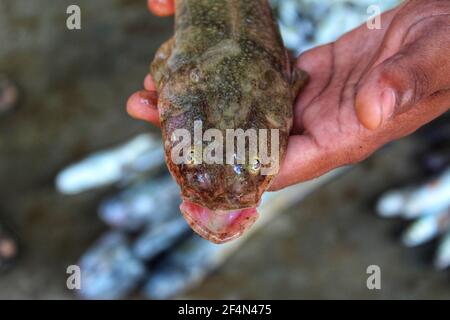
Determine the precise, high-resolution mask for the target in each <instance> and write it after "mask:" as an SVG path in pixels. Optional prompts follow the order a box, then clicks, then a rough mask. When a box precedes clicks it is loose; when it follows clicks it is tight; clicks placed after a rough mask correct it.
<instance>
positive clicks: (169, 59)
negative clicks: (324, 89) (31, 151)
mask: <svg viewBox="0 0 450 320" xmlns="http://www.w3.org/2000/svg"><path fill="white" fill-rule="evenodd" d="M175 4H176V18H175V35H174V37H173V38H172V39H170V40H169V41H168V42H166V43H165V44H164V45H163V46H162V47H161V49H160V50H159V51H158V52H157V54H156V57H155V60H154V62H153V64H152V67H151V73H152V75H153V78H154V81H155V84H156V87H157V90H158V94H159V100H158V110H159V113H160V119H161V125H162V131H163V140H164V147H165V156H166V162H167V164H168V168H169V170H170V172H171V174H172V176H173V177H174V178H175V180H176V181H177V183H178V184H179V185H180V187H181V193H182V197H183V199H184V202H183V204H182V205H181V211H182V213H183V214H184V216H185V218H186V219H187V220H188V222H189V223H190V225H191V227H192V228H193V229H194V230H195V231H196V232H198V233H199V234H200V235H201V236H203V237H204V238H206V239H208V240H211V241H213V242H215V243H223V242H226V241H230V240H232V239H235V238H237V237H239V236H240V235H242V233H243V232H244V231H245V230H246V229H248V228H249V227H250V226H251V225H252V224H253V223H254V222H255V220H256V219H257V217H258V213H257V211H256V209H255V208H256V207H257V206H258V204H259V202H260V199H261V196H262V194H263V193H264V191H266V190H267V189H268V187H269V186H270V184H271V182H272V181H273V178H274V176H275V175H276V172H274V173H271V174H261V172H262V171H264V169H267V168H268V166H269V164H267V163H265V162H263V161H261V158H260V155H257V156H255V155H254V154H252V153H251V152H250V150H249V148H250V143H249V142H245V149H246V151H247V152H246V154H245V156H244V159H242V158H241V157H240V155H238V154H237V153H235V154H231V158H235V159H236V161H235V162H234V163H233V162H230V161H225V159H227V160H228V159H230V152H228V150H225V149H226V148H225V146H222V149H216V150H215V154H214V155H215V156H218V157H219V158H221V159H222V162H220V160H219V161H215V162H213V163H209V162H208V163H205V161H204V159H202V160H203V161H202V160H199V155H200V158H201V157H202V156H203V155H204V154H205V153H203V151H205V150H208V146H210V145H208V143H207V142H205V141H204V140H201V141H200V142H198V141H197V140H195V141H193V142H192V141H191V142H189V147H190V148H191V149H190V152H191V154H190V155H189V154H188V155H186V154H183V157H185V159H186V161H184V162H182V163H178V162H175V161H174V159H173V156H174V154H175V150H178V149H177V146H178V147H179V145H180V143H181V141H180V139H179V136H178V134H177V131H179V130H180V129H182V130H185V131H186V132H188V133H189V134H190V136H191V137H195V136H196V133H197V131H196V130H197V129H196V128H197V127H196V125H197V124H198V123H201V133H200V135H201V136H202V138H204V137H205V136H203V133H204V132H206V131H208V130H210V129H211V130H214V132H215V133H217V134H220V135H221V136H222V137H227V132H228V130H243V131H244V132H249V130H250V131H251V130H255V132H260V131H259V130H261V129H263V130H267V132H270V138H268V139H267V142H264V143H265V147H266V150H271V147H273V146H274V145H275V144H274V140H273V139H274V137H277V138H278V140H277V141H276V143H277V148H276V149H277V150H276V152H277V154H278V159H279V161H281V159H282V158H283V155H284V154H285V151H286V148H287V140H288V136H289V133H290V130H291V127H292V118H293V112H292V109H293V108H292V106H293V102H294V99H295V97H296V94H297V92H298V90H299V88H300V87H301V86H302V84H303V83H304V82H305V80H306V74H305V73H302V72H297V71H296V70H293V69H292V66H291V61H290V57H289V55H288V53H287V51H286V49H285V47H284V46H283V42H282V39H281V36H280V33H279V30H278V26H277V24H276V22H275V20H274V19H273V16H272V13H271V9H270V6H269V3H268V1H266V0H178V1H175ZM275 131H276V134H275V133H274V132H275ZM206 140H207V139H206ZM210 141H217V136H214V138H212V137H210ZM227 142H228V141H227ZM259 143H261V141H259ZM259 147H261V145H259ZM198 149H200V151H198ZM217 150H219V151H217ZM232 152H235V150H232ZM247 155H248V157H247ZM189 156H190V158H189ZM221 156H222V157H221ZM216 160H217V159H216ZM238 160H240V161H238Z"/></svg>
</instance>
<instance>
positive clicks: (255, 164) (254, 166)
mask: <svg viewBox="0 0 450 320" xmlns="http://www.w3.org/2000/svg"><path fill="white" fill-rule="evenodd" d="M249 171H250V172H251V173H253V174H257V173H259V172H260V171H261V161H259V159H258V158H255V159H253V160H251V161H250V164H249Z"/></svg>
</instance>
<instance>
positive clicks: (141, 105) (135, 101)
mask: <svg viewBox="0 0 450 320" xmlns="http://www.w3.org/2000/svg"><path fill="white" fill-rule="evenodd" d="M157 101H158V97H157V93H156V92H154V91H145V90H142V91H139V92H136V93H134V94H133V95H131V97H130V98H129V99H128V102H127V112H128V114H129V115H130V116H131V117H133V118H135V119H139V120H144V121H147V122H150V123H153V124H154V125H156V126H158V127H159V126H160V123H159V113H158V107H157Z"/></svg>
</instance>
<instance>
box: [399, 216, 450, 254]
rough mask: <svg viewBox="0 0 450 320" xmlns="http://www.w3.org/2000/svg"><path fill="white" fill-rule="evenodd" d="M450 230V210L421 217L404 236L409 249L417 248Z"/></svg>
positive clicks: (404, 242) (403, 238)
mask: <svg viewBox="0 0 450 320" xmlns="http://www.w3.org/2000/svg"><path fill="white" fill-rule="evenodd" d="M449 228H450V208H447V209H446V210H443V211H441V212H439V213H436V214H430V215H426V216H424V217H420V218H419V219H417V221H415V222H414V223H413V224H412V225H411V226H410V227H409V228H408V229H407V230H406V231H405V232H404V233H403V236H402V242H403V244H404V245H405V246H407V247H416V246H419V245H422V244H424V243H425V242H427V241H429V240H431V239H433V238H435V237H437V236H439V235H440V234H441V233H444V232H446V231H447V230H448V229H449Z"/></svg>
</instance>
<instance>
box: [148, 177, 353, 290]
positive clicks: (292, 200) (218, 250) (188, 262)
mask: <svg viewBox="0 0 450 320" xmlns="http://www.w3.org/2000/svg"><path fill="white" fill-rule="evenodd" d="M347 170H348V168H341V169H336V170H334V171H332V172H330V173H328V174H326V175H324V176H322V177H320V178H318V179H315V180H313V181H308V182H305V183H302V184H299V185H296V186H293V187H291V188H287V189H284V190H281V191H278V192H273V193H265V194H264V195H263V200H262V202H261V207H260V211H261V218H260V220H259V222H258V224H257V225H255V226H254V227H253V228H251V229H250V230H249V232H247V233H245V234H244V235H243V236H242V237H241V238H239V239H236V240H235V241H232V242H228V243H225V244H220V245H219V244H215V243H211V242H208V241H204V240H203V239H202V238H200V237H199V236H198V235H196V234H194V233H192V234H191V235H188V236H187V238H185V239H183V240H182V241H180V242H179V243H178V244H175V245H174V246H173V247H172V248H171V249H170V250H169V251H167V252H166V253H165V254H164V255H163V257H161V259H158V260H157V261H153V263H152V267H151V268H150V269H149V271H148V273H147V275H146V279H145V280H144V281H143V282H144V285H143V287H142V289H141V291H142V294H143V295H144V296H145V297H147V298H149V299H169V298H173V297H175V296H179V295H180V294H183V293H185V292H186V291H187V290H189V289H190V288H192V287H194V286H196V285H198V284H200V283H201V282H202V281H203V280H204V279H205V278H206V277H207V276H208V275H209V274H210V273H211V272H212V271H214V270H215V269H217V268H218V267H219V266H220V265H221V264H223V263H224V262H225V261H226V260H227V259H228V258H229V257H230V256H231V255H233V254H234V253H235V252H236V251H237V250H239V248H240V247H241V246H243V245H244V244H245V243H246V242H247V241H248V240H249V239H250V238H251V236H252V235H253V234H255V233H256V232H257V231H258V230H259V229H261V228H263V227H264V226H265V225H267V224H268V223H269V222H270V221H271V220H273V219H274V218H275V217H276V216H277V215H279V214H281V213H282V212H283V210H284V209H286V208H289V207H290V206H292V205H294V204H296V203H298V202H300V201H301V200H302V199H304V198H305V197H307V196H308V195H309V194H311V193H312V192H314V191H315V190H317V189H318V188H320V187H321V186H323V185H324V184H326V183H327V182H328V181H330V180H332V179H334V178H336V177H338V176H339V175H341V174H343V173H344V172H346V171H347Z"/></svg>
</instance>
